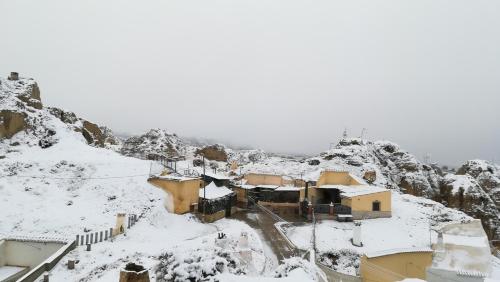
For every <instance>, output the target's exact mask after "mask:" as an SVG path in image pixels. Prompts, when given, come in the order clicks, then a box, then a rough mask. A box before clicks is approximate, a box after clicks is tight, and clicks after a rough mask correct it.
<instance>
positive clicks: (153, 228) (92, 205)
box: [0, 119, 313, 281]
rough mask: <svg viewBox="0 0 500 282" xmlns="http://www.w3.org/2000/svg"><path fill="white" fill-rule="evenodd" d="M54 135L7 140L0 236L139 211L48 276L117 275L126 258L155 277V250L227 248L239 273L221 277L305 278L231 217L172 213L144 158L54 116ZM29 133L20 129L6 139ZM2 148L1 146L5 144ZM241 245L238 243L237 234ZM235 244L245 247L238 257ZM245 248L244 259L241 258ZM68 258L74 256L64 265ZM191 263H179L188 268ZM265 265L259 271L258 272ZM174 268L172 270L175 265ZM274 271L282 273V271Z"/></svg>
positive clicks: (211, 253)
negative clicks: (278, 267) (34, 140)
mask: <svg viewBox="0 0 500 282" xmlns="http://www.w3.org/2000/svg"><path fill="white" fill-rule="evenodd" d="M47 122H48V123H49V124H48V125H49V126H50V127H52V128H54V129H55V131H56V135H55V136H54V138H56V139H57V140H58V142H57V143H55V144H54V145H53V146H51V147H49V148H46V149H41V148H40V147H39V146H37V145H35V144H33V145H29V142H20V143H21V144H20V145H17V146H10V147H9V150H8V151H5V152H4V154H5V156H6V157H5V158H4V159H2V162H1V163H0V175H1V177H0V193H1V195H2V197H1V198H0V205H1V207H2V214H1V216H0V236H21V235H28V236H31V237H37V236H45V237H48V236H54V237H63V238H68V239H73V238H75V235H77V234H83V233H84V230H86V231H101V230H106V229H109V228H110V227H113V226H114V225H115V221H116V214H117V213H119V212H124V213H134V214H138V215H141V217H140V220H139V221H138V222H137V224H136V225H134V226H133V227H132V228H131V229H129V230H127V232H126V234H125V235H119V236H117V237H115V238H114V239H113V241H111V242H109V241H108V242H102V243H98V244H95V245H92V250H91V251H90V252H88V251H86V250H85V247H77V248H76V249H75V250H73V251H72V252H70V253H69V254H68V255H67V256H66V257H64V258H63V259H62V260H61V261H60V262H59V264H58V265H57V266H56V267H55V268H54V269H53V270H52V271H51V272H50V276H51V278H50V279H51V281H117V278H118V275H119V270H120V268H122V267H123V266H124V265H125V264H126V263H127V262H136V263H139V264H142V265H144V266H145V267H146V268H147V269H149V273H150V276H151V278H152V279H153V280H152V281H155V280H156V277H157V272H156V271H157V270H156V268H157V266H158V265H159V263H160V260H161V259H160V257H161V256H162V255H164V254H166V253H171V254H172V255H174V256H175V257H176V258H177V259H178V260H180V261H181V262H182V261H185V260H186V256H189V255H192V254H199V253H204V254H205V256H204V259H203V261H206V262H205V264H204V265H202V266H203V267H210V263H209V262H210V261H212V262H217V260H218V258H217V255H216V254H217V252H218V250H224V252H228V253H230V254H233V255H234V256H235V257H236V258H237V259H238V260H239V261H240V262H239V263H240V264H241V269H243V270H244V272H243V273H237V274H238V275H236V274H234V273H233V274H231V272H230V271H222V272H223V274H217V276H220V277H218V278H217V279H219V280H221V281H234V280H236V279H238V280H240V279H242V278H243V280H244V281H252V280H259V281H261V279H262V278H264V277H266V279H268V280H276V279H278V280H284V281H308V280H313V277H312V276H311V274H310V273H308V272H307V271H306V270H303V269H295V270H289V271H285V272H283V273H285V275H286V276H288V277H283V278H274V276H280V275H277V274H276V273H275V272H274V269H268V268H265V265H266V264H267V262H268V259H267V258H266V251H265V250H269V249H270V248H269V247H267V246H264V245H263V243H262V241H261V240H260V237H259V235H258V234H257V233H256V231H255V230H253V229H252V228H250V227H249V226H248V225H246V224H245V223H243V222H240V221H236V220H227V219H224V220H220V221H218V222H217V223H216V224H203V223H201V222H199V221H198V220H197V219H196V218H194V217H193V216H190V215H175V214H171V213H168V212H167V211H166V209H165V208H164V202H163V201H164V192H163V191H162V190H160V189H157V188H155V187H154V186H152V185H150V184H148V183H147V181H146V180H147V177H148V174H149V169H150V162H149V161H144V160H139V159H135V158H130V157H125V156H122V155H120V154H118V153H116V152H113V151H111V150H108V149H102V148H95V147H91V146H88V145H87V144H86V142H85V141H84V140H83V137H81V135H80V134H78V133H76V132H74V131H73V130H71V129H69V128H68V127H67V126H66V125H65V124H63V123H62V122H60V121H59V120H57V119H49V120H48V121H47ZM22 138H29V136H26V135H25V134H24V133H21V134H18V135H16V136H15V137H14V139H13V140H11V142H15V141H14V140H20V141H22V140H21V139H22ZM5 148H6V147H3V149H5ZM218 232H224V233H225V234H226V236H227V239H226V240H227V241H228V242H227V243H226V244H225V245H224V246H222V247H221V246H220V245H218V243H216V241H217V239H216V238H217V234H218ZM242 232H245V233H246V234H247V236H248V246H247V247H245V248H243V249H242V247H241V246H239V245H238V241H239V238H240V236H241V233H242ZM240 251H246V255H245V257H244V258H242V257H240ZM248 253H250V254H251V255H250V260H248ZM69 259H75V260H76V261H78V263H77V264H76V268H75V269H74V270H68V269H67V267H66V262H67V261H68V260H69ZM192 267H193V266H192V265H189V264H188V265H186V269H191V268H192ZM264 270H265V271H264ZM178 271H180V269H179V270H178ZM283 273H282V275H281V276H285V275H283Z"/></svg>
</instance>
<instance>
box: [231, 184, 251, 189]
mask: <svg viewBox="0 0 500 282" xmlns="http://www.w3.org/2000/svg"><path fill="white" fill-rule="evenodd" d="M235 186H236V187H238V188H242V189H255V186H254V185H250V184H241V185H235Z"/></svg>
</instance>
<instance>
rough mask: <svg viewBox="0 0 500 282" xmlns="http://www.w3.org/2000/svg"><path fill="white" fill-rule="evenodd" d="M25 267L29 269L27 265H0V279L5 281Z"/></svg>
mask: <svg viewBox="0 0 500 282" xmlns="http://www.w3.org/2000/svg"><path fill="white" fill-rule="evenodd" d="M25 269H29V267H22V266H10V265H4V266H0V281H4V280H5V281H7V280H8V279H9V278H11V277H13V276H14V275H16V274H17V273H19V272H23V271H24V270H25Z"/></svg>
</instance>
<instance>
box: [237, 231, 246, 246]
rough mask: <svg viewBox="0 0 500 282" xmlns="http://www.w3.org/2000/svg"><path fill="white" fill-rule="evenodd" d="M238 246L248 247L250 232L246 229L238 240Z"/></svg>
mask: <svg viewBox="0 0 500 282" xmlns="http://www.w3.org/2000/svg"><path fill="white" fill-rule="evenodd" d="M238 247H240V249H248V234H247V232H245V231H242V232H241V235H240V239H239V242H238Z"/></svg>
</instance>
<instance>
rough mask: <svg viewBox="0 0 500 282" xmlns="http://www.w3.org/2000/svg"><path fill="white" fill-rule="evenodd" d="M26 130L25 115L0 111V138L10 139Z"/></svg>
mask: <svg viewBox="0 0 500 282" xmlns="http://www.w3.org/2000/svg"><path fill="white" fill-rule="evenodd" d="M26 128H28V124H27V122H26V115H25V114H23V113H18V112H13V111H8V110H3V111H0V138H11V137H12V136H14V135H15V134H16V133H18V132H20V131H22V130H25V129H26Z"/></svg>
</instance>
